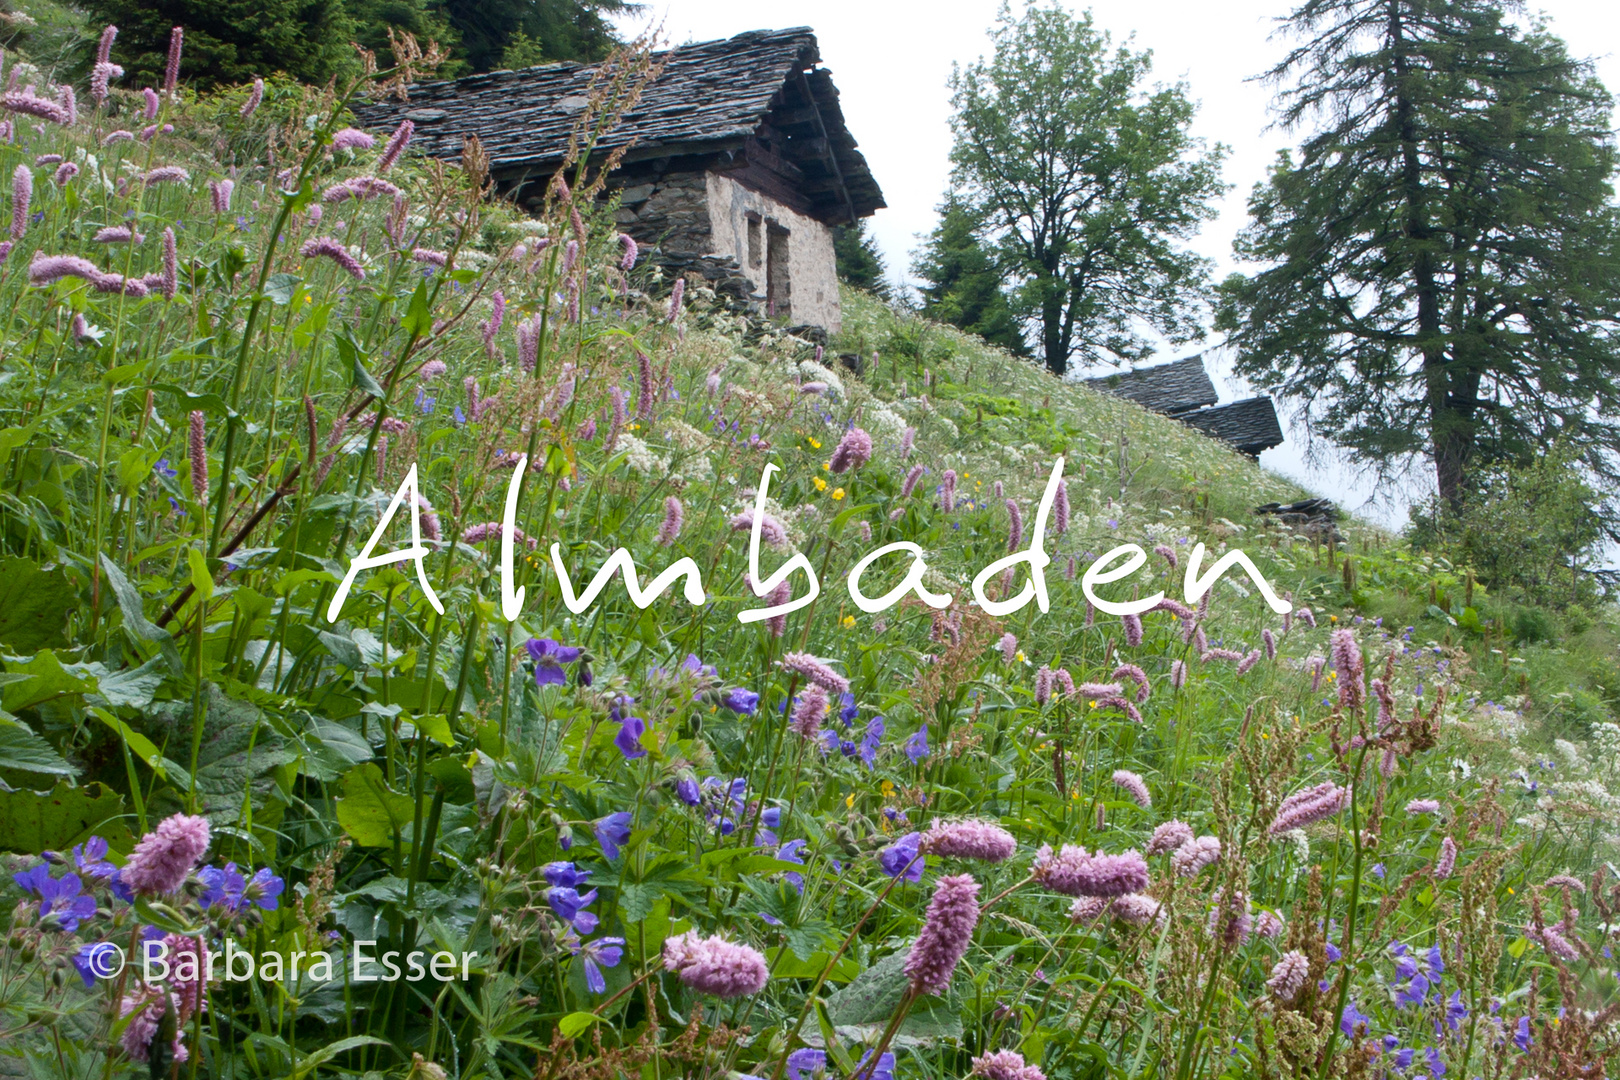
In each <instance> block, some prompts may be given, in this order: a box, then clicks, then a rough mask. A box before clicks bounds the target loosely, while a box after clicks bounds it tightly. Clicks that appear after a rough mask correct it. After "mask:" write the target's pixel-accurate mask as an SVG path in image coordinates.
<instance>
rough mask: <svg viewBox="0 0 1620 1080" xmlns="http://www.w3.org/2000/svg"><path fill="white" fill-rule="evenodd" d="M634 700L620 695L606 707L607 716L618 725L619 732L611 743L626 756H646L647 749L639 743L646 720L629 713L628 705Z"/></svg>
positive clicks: (645, 727) (645, 728)
mask: <svg viewBox="0 0 1620 1080" xmlns="http://www.w3.org/2000/svg"><path fill="white" fill-rule="evenodd" d="M635 700H636V699H635V698H632V697H620V698H617V699H615V700H614V702H613V704H612V705H611V706H610V707H609V708H608V716H609V717H610V718H611V719H612V720H614V721H615V722H616V723H617V724H618V725H619V733H618V734H617V735H615V736H614V737H613V745H614V746H617V747H618V748H619V753H621V754H623V755H624V756H625V757H626V758H639V757H646V756H647V751H646V750H645V749H643V748H642V745H641V735H642V733H643V732H644V731H646V730H647V722H646V721H645V720H643V719H642V718H641V717H639V716H631V715H630V706H632V705H634V704H635Z"/></svg>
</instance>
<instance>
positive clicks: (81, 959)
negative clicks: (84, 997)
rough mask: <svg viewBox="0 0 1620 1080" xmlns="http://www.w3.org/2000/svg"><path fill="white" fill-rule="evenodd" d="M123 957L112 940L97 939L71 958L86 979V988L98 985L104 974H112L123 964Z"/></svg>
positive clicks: (80, 974) (81, 975) (76, 968)
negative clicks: (97, 981) (98, 980)
mask: <svg viewBox="0 0 1620 1080" xmlns="http://www.w3.org/2000/svg"><path fill="white" fill-rule="evenodd" d="M122 959H123V957H122V956H121V954H120V953H119V951H118V946H117V945H114V944H113V943H112V942H110V941H97V942H92V943H91V944H89V945H86V946H84V947H83V948H81V949H80V950H79V951H78V953H77V954H76V955H74V956H73V957H71V958H70V960H71V962H72V964H73V967H74V969H75V970H76V971H78V973H79V978H81V979H83V980H84V988H85V989H86V990H88V989H90V988H91V987H93V986H95V985H96V980H97V979H99V978H101V977H102V976H103V975H110V974H112V973H113V972H115V971H117V970H118V969H119V968H120V967H121V966H122V963H121V961H122Z"/></svg>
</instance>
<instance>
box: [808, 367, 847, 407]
mask: <svg viewBox="0 0 1620 1080" xmlns="http://www.w3.org/2000/svg"><path fill="white" fill-rule="evenodd" d="M798 371H799V379H800V381H801V382H820V383H826V384H827V393H828V394H830V395H831V396H833V397H836V398H840V399H841V398H843V396H844V380H843V379H840V378H839V377H838V376H837V375H836V374H835V373H834V372H833V371H832V369H831V368H828V367H825V366H823V365H821V364H818V363H816V362H815V361H814V360H800V361H799V366H798Z"/></svg>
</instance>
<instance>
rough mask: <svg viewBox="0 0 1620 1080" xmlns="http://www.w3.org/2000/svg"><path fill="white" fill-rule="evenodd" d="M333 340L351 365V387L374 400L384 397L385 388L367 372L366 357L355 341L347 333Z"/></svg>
mask: <svg viewBox="0 0 1620 1080" xmlns="http://www.w3.org/2000/svg"><path fill="white" fill-rule="evenodd" d="M333 340H334V341H336V342H337V350H338V355H339V356H341V357H342V358H343V362H344V363H346V364H348V365H349V370H350V372H351V374H352V375H353V381H352V382H351V383H350V385H351V386H353V387H354V389H356V390H359V391H360V392H362V393H366V394H370V395H371V396H372V397H374V398H380V397H382V396H383V388H382V387H381V386H380V385H378V383H377V380H376V379H374V378H372V377H371V372H369V371H367V370H366V362H365V356H364V355H363V354H362V353H361V351H360V347H359V346H358V345H356V344H355V343H354V339H353V338H351V337H349V335H348V334H347V333H346V332H345V333H340V334H338V335H337V337H336V338H334V339H333Z"/></svg>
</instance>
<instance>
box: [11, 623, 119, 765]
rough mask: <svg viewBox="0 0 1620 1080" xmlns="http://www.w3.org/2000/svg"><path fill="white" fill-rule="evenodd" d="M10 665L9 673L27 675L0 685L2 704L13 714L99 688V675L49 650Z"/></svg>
mask: <svg viewBox="0 0 1620 1080" xmlns="http://www.w3.org/2000/svg"><path fill="white" fill-rule="evenodd" d="M7 664H8V666H9V667H10V668H11V670H10V671H9V672H8V674H11V675H26V676H27V678H25V679H20V680H17V681H14V682H12V681H8V682H7V683H6V684H5V686H4V687H3V688H0V707H3V708H4V709H5V710H6V712H9V713H17V712H22V711H23V710H24V709H31V708H33V707H34V706H35V705H38V704H40V703H41V702H46V701H50V700H52V699H53V698H59V697H63V696H64V695H74V694H88V693H91V692H93V691H94V690H95V689H96V679H95V676H93V675H91V674H89V673H87V672H86V671H84V670H83V669H82V668H81V667H80V666H79V665H75V666H74V667H71V668H69V667H66V666H64V665H63V664H62V661H60V660H58V659H57V658H56V654H55V653H53V652H51V651H50V650H49V649H45V650H43V651H41V652H40V653H38V654H37V655H35V656H32V657H29V658H28V659H27V660H25V661H22V662H21V663H16V662H11V661H8V662H7ZM3 760H4V759H3V756H0V761H3Z"/></svg>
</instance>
